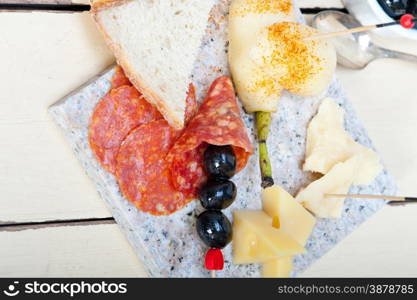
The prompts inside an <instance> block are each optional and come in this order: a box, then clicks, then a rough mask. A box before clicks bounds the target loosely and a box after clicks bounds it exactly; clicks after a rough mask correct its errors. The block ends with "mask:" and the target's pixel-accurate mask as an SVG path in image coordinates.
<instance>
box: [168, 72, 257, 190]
mask: <svg viewBox="0 0 417 300" xmlns="http://www.w3.org/2000/svg"><path fill="white" fill-rule="evenodd" d="M207 144H213V145H218V146H222V145H231V146H233V149H234V151H235V154H236V158H237V161H238V166H237V168H238V170H241V169H242V168H243V167H244V166H245V165H246V163H247V161H248V158H249V156H250V154H251V153H252V152H253V147H252V144H251V142H250V140H249V137H248V135H247V132H246V128H245V125H244V123H243V121H242V120H241V118H240V111H239V107H238V105H237V102H236V98H235V91H234V88H233V85H232V82H231V80H230V78H228V77H220V78H218V79H217V80H216V81H214V82H213V84H212V86H211V87H210V90H209V92H208V95H207V97H206V99H205V100H204V103H203V104H202V105H201V107H200V109H199V111H198V113H197V115H196V116H195V117H194V119H192V120H191V122H190V123H189V125H188V126H187V128H186V129H185V131H184V133H183V135H182V136H181V138H180V139H179V140H178V141H177V142H176V143H175V145H174V147H173V148H172V149H171V150H170V152H169V154H168V156H167V161H168V162H169V165H170V172H171V177H172V183H173V185H174V187H175V189H177V190H179V191H182V192H184V193H185V194H186V195H187V196H189V197H196V195H197V192H198V188H199V186H200V185H201V184H202V183H203V182H204V181H205V176H204V172H203V153H204V150H205V148H206V147H207Z"/></svg>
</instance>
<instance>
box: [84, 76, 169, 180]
mask: <svg viewBox="0 0 417 300" xmlns="http://www.w3.org/2000/svg"><path fill="white" fill-rule="evenodd" d="M117 81H118V82H119V80H117ZM158 119H162V115H161V114H160V113H159V112H158V110H156V108H154V107H153V106H152V105H151V104H149V103H148V102H147V101H145V99H144V98H143V96H142V95H141V94H140V93H139V92H138V91H137V90H136V89H135V88H134V87H132V86H127V85H123V86H121V87H118V88H116V89H112V90H111V91H110V92H109V93H108V94H107V95H106V96H104V97H103V98H102V99H101V100H100V102H99V103H98V104H97V106H96V108H95V111H94V113H93V116H92V119H91V122H90V127H89V141H90V146H91V148H92V150H93V152H94V154H95V155H96V157H97V159H98V161H99V162H100V163H101V165H102V166H103V167H104V168H106V169H107V170H108V171H109V172H111V173H114V171H115V163H116V155H117V153H118V151H119V147H120V144H121V143H122V141H123V140H124V138H125V137H126V136H127V135H128V133H129V132H130V131H131V130H132V129H134V128H136V127H137V126H139V125H141V124H145V123H148V122H151V121H153V120H158Z"/></svg>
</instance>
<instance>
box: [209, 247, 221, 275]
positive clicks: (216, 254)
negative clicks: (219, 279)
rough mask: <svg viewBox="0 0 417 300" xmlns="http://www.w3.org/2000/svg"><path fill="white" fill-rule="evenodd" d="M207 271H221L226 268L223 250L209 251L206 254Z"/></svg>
mask: <svg viewBox="0 0 417 300" xmlns="http://www.w3.org/2000/svg"><path fill="white" fill-rule="evenodd" d="M205 263H206V269H207V270H210V271H219V270H223V268H224V258H223V253H222V250H220V249H214V248H212V249H209V250H208V251H207V254H206V259H205Z"/></svg>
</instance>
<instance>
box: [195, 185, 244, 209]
mask: <svg viewBox="0 0 417 300" xmlns="http://www.w3.org/2000/svg"><path fill="white" fill-rule="evenodd" d="M236 194H237V190H236V185H235V184H234V183H233V182H232V181H230V180H227V179H220V180H215V179H211V180H209V181H207V183H206V184H205V185H204V186H203V187H202V188H201V189H200V202H201V205H202V206H203V207H204V208H205V209H225V208H228V207H229V206H230V205H231V204H232V203H233V201H235V199H236Z"/></svg>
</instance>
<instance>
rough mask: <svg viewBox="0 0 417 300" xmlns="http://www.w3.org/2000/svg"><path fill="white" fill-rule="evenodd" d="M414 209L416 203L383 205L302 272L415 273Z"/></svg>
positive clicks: (326, 274) (322, 274) (319, 274)
mask: <svg viewBox="0 0 417 300" xmlns="http://www.w3.org/2000/svg"><path fill="white" fill-rule="evenodd" d="M416 213H417V206H408V207H385V208H384V209H382V210H381V211H380V212H378V213H377V214H376V215H375V216H374V217H372V218H371V219H370V220H369V221H367V222H366V224H364V226H362V227H361V228H359V230H357V231H355V232H354V233H353V234H352V235H350V236H349V237H347V238H346V239H345V240H344V241H342V242H341V243H340V244H338V245H337V246H336V247H335V248H333V249H332V251H330V252H329V253H327V254H326V255H325V256H323V257H322V258H321V259H320V260H318V261H317V263H316V264H314V265H313V266H312V267H311V268H310V269H308V270H307V271H306V272H305V273H304V274H303V275H302V276H303V277H388V278H389V277H416V276H417V240H416V239H415V238H413V237H414V236H415V229H414V228H416V227H415V226H416V225H417V222H416V221H415V216H416ZM410 230H411V232H410Z"/></svg>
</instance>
